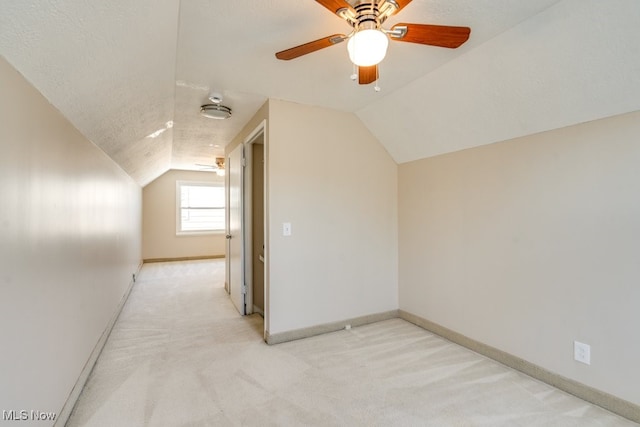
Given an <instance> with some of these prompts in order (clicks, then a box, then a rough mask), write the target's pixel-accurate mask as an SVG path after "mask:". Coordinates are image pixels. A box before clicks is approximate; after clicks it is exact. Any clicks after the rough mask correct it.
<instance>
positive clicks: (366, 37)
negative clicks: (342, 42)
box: [347, 28, 389, 67]
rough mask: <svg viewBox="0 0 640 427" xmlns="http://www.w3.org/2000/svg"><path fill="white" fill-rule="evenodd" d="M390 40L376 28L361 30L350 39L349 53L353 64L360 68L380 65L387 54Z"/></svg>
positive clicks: (348, 44)
mask: <svg viewBox="0 0 640 427" xmlns="http://www.w3.org/2000/svg"><path fill="white" fill-rule="evenodd" d="M388 46H389V38H388V37H387V35H386V34H385V33H383V32H382V31H380V30H378V29H376V28H366V29H360V30H359V31H358V32H357V33H355V34H354V35H353V36H351V38H350V39H349V42H348V43H347V51H348V52H349V59H351V62H353V63H354V64H356V65H357V66H359V67H370V66H372V65H377V64H379V63H380V62H381V61H382V60H383V59H384V57H385V55H386V54H387V47H388Z"/></svg>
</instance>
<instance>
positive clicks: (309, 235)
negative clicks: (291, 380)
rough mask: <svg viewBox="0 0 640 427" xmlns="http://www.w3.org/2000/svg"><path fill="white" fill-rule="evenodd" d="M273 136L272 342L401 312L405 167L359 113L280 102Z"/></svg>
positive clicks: (272, 105) (272, 109)
mask: <svg viewBox="0 0 640 427" xmlns="http://www.w3.org/2000/svg"><path fill="white" fill-rule="evenodd" d="M268 133H269V136H268V147H267V158H268V160H267V162H268V164H267V169H268V183H267V185H268V193H269V194H268V201H267V203H268V229H269V231H268V232H269V248H268V250H269V255H270V256H269V259H268V261H269V271H270V278H269V288H268V292H269V295H267V305H268V307H267V311H268V312H270V323H269V328H270V329H269V331H268V332H269V333H271V334H275V333H280V332H286V331H291V330H294V329H299V328H304V327H309V326H315V325H318V324H324V323H329V322H334V321H339V320H342V319H348V318H352V317H357V316H363V315H367V314H373V313H379V312H384V311H388V310H394V309H397V307H398V288H397V253H398V251H397V165H396V164H395V162H394V161H393V160H392V159H391V157H390V156H389V155H388V153H387V152H386V151H385V150H384V148H383V147H382V146H381V145H380V144H379V143H378V141H377V140H376V139H375V138H374V137H373V136H372V135H371V134H370V133H369V132H368V131H367V129H366V128H365V127H364V125H363V124H362V123H361V122H360V120H359V119H358V118H357V117H356V116H355V115H354V114H350V113H344V112H339V111H335V110H329V109H324V108H316V107H310V106H305V105H299V104H295V103H291V102H285V101H277V100H270V101H269V125H268ZM284 222H290V223H291V225H292V235H291V236H290V237H283V235H282V223H284Z"/></svg>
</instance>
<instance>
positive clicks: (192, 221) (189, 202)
mask: <svg viewBox="0 0 640 427" xmlns="http://www.w3.org/2000/svg"><path fill="white" fill-rule="evenodd" d="M176 196H177V197H176V208H177V209H176V216H177V221H176V232H177V234H193V233H203V232H215V231H224V218H225V215H224V200H225V197H224V186H223V185H222V184H221V183H212V182H206V183H205V182H190V181H178V182H177V185H176Z"/></svg>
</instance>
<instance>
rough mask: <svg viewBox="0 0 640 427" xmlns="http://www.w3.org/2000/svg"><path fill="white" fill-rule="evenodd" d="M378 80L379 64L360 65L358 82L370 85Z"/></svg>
mask: <svg viewBox="0 0 640 427" xmlns="http://www.w3.org/2000/svg"><path fill="white" fill-rule="evenodd" d="M376 80H378V66H377V65H372V66H370V67H358V83H360V84H361V85H368V84H369V83H373V82H375V81H376Z"/></svg>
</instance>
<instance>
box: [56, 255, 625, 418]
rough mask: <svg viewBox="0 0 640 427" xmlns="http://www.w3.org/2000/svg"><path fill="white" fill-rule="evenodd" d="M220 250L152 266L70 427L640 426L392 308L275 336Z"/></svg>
mask: <svg viewBox="0 0 640 427" xmlns="http://www.w3.org/2000/svg"><path fill="white" fill-rule="evenodd" d="M262 325H263V322H262V318H261V317H260V316H258V315H252V316H248V317H244V318H242V317H240V316H239V315H238V314H237V312H236V310H235V308H234V307H233V306H232V304H231V302H230V300H229V298H228V296H227V294H226V293H225V291H224V260H211V261H209V260H206V261H189V262H178V263H157V264H145V265H144V266H143V268H142V270H141V272H140V275H139V278H138V281H137V283H136V284H135V286H134V288H133V290H132V293H131V295H130V297H129V300H128V302H127V304H126V305H125V307H124V310H123V312H122V314H121V316H120V318H119V319H118V321H117V323H116V325H115V327H114V329H113V332H112V333H111V336H110V337H109V340H108V341H107V344H106V346H105V349H104V351H103V352H102V354H101V356H100V358H99V359H98V363H97V364H96V366H95V368H94V370H93V372H92V374H91V376H90V377H89V380H88V382H87V385H86V387H85V389H84V390H83V392H82V394H81V396H80V399H79V401H78V404H77V405H76V408H75V410H74V413H73V415H72V417H71V419H70V420H69V423H68V424H67V425H68V426H72V427H75V426H105V427H111V426H206V425H212V426H227V425H322V426H324V425H428V426H438V427H441V426H492V427H494V426H576V427H577V426H580V427H584V426H594V427H596V426H597V427H605V426H612V427H613V426H634V425H636V424H634V423H632V422H630V421H627V420H625V419H623V418H620V417H618V416H616V415H613V414H611V413H609V412H607V411H605V410H603V409H600V408H598V407H596V406H593V405H590V404H588V403H586V402H584V401H582V400H580V399H577V398H575V397H573V396H570V395H568V394H566V393H564V392H561V391H559V390H556V389H554V388H552V387H550V386H548V385H546V384H543V383H540V382H538V381H536V380H533V379H531V378H529V377H527V376H525V375H523V374H520V373H518V372H515V371H513V370H511V369H509V368H506V367H504V366H502V365H500V364H498V363H496V362H493V361H491V360H489V359H486V358H484V357H482V356H479V355H477V354H475V353H473V352H470V351H468V350H466V349H463V348H461V347H459V346H457V345H455V344H452V343H450V342H448V341H446V340H443V339H441V338H439V337H437V336H435V335H433V334H431V333H429V332H426V331H424V330H422V329H420V328H418V327H416V326H414V325H412V324H410V323H407V322H405V321H403V320H400V319H393V320H389V321H385V322H380V323H377V324H372V325H367V326H363V327H359V328H353V329H351V330H348V331H347V330H345V331H339V332H335V333H331V334H326V335H322V336H318V337H314V338H310V339H305V340H299V341H294V342H289V343H284V344H279V345H275V346H267V345H266V344H265V343H264V342H263V341H262V327H263V326H262Z"/></svg>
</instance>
